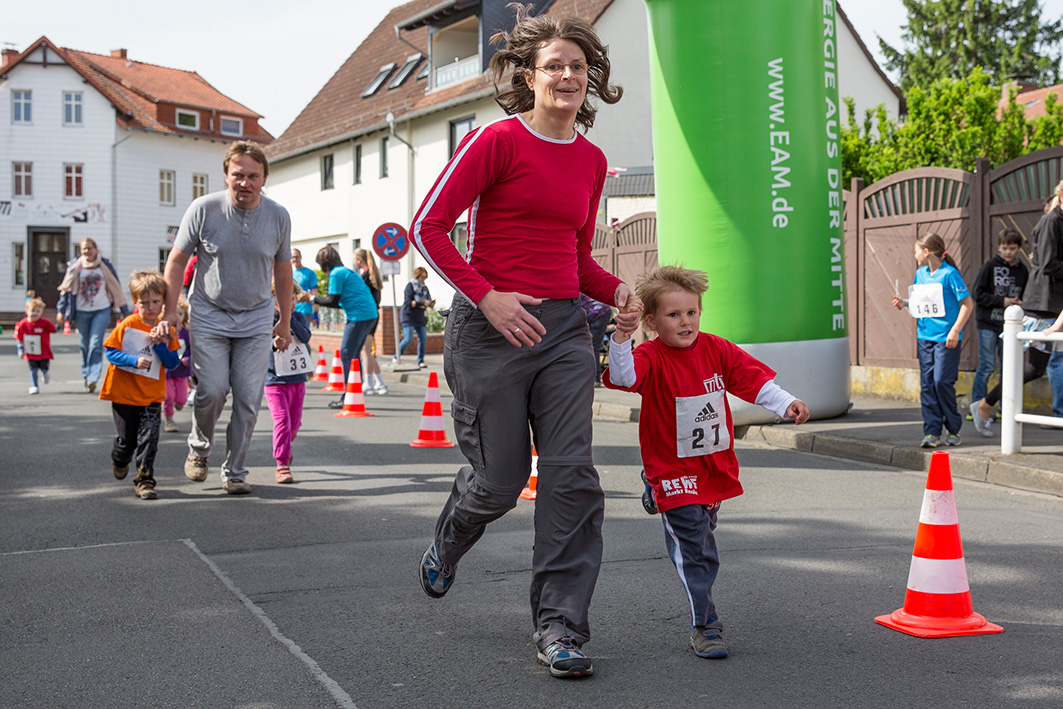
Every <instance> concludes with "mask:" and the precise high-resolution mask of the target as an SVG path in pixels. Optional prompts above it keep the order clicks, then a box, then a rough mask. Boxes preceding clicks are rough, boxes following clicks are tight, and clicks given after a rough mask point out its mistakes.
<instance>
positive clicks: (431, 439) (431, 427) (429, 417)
mask: <svg viewBox="0 0 1063 709" xmlns="http://www.w3.org/2000/svg"><path fill="white" fill-rule="evenodd" d="M410 445H411V446H413V447H414V448H453V447H454V444H453V443H451V442H450V441H448V440H447V432H446V431H445V430H444V429H443V404H442V403H440V400H439V377H438V376H437V375H436V373H435V372H430V373H429V374H428V389H427V390H426V391H425V394H424V409H422V411H421V429H420V430H419V431H418V432H417V440H415V441H411V442H410Z"/></svg>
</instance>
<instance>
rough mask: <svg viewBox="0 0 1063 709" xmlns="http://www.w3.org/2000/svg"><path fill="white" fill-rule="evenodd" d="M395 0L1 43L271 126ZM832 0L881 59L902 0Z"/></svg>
mask: <svg viewBox="0 0 1063 709" xmlns="http://www.w3.org/2000/svg"><path fill="white" fill-rule="evenodd" d="M615 1H616V2H632V1H633V0H615ZM706 1H710V0H706ZM712 1H718V0H712ZM785 1H790V0H785ZM400 4H402V2H401V0H302V1H301V2H298V3H295V2H291V0H258V2H255V3H229V2H218V0H213V1H212V2H205V1H204V0H186V1H185V2H183V3H179V4H174V5H166V4H163V5H157V4H156V5H151V6H150V10H145V9H142V7H144V6H138V5H135V4H130V3H128V2H124V1H123V2H118V1H117V0H31V1H29V2H27V1H25V0H23V2H15V1H12V2H9V3H6V6H5V8H4V14H3V19H2V20H0V43H2V45H3V46H4V47H9V48H14V49H17V50H19V51H22V50H24V49H25V48H26V47H27V46H29V44H30V43H31V42H33V41H34V40H36V39H37V38H38V37H40V36H42V35H44V36H46V37H48V39H50V40H51V41H52V42H54V43H55V44H57V45H59V46H60V47H70V48H71V49H78V50H81V51H84V52H94V53H96V54H109V53H110V51H111V50H112V49H118V48H125V49H128V50H129V58H130V59H133V60H136V61H141V62H148V63H151V64H160V65H162V66H169V67H174V68H177V69H186V70H190V71H196V72H198V73H199V74H200V76H202V77H203V78H204V79H206V80H207V81H208V82H210V83H211V84H212V85H214V87H215V88H217V89H218V90H219V91H221V92H222V93H223V94H225V95H227V96H229V97H230V98H232V99H234V100H236V101H239V102H240V103H242V104H244V105H245V106H247V107H248V108H250V109H251V110H253V111H256V112H258V113H261V114H262V115H263V116H265V118H264V119H263V120H262V125H263V126H265V128H266V129H267V130H268V131H270V132H271V133H272V134H273V135H275V136H279V135H280V134H281V133H283V132H284V129H285V128H287V127H288V125H289V124H290V123H291V122H292V121H293V120H294V119H295V117H296V116H297V115H298V114H299V112H300V111H301V110H302V109H303V108H304V107H305V106H306V104H308V103H309V102H310V100H311V99H312V98H313V97H314V96H315V95H316V94H317V92H318V91H319V90H320V89H321V87H322V86H324V85H325V82H327V81H328V80H329V78H331V77H332V75H333V74H334V73H335V72H336V70H337V69H339V67H340V65H341V64H342V63H343V62H344V61H345V60H346V59H347V57H348V56H350V54H351V52H353V51H354V50H355V48H357V46H358V45H359V44H360V43H361V41H362V40H363V39H365V37H366V36H367V35H368V34H369V32H370V31H372V29H373V28H374V27H376V25H378V24H379V23H380V21H381V20H382V19H383V18H384V16H385V15H386V14H387V13H388V11H389V10H390V9H391V8H393V7H396V6H398V5H400ZM841 4H842V8H843V9H844V10H845V12H846V14H847V15H848V16H849V19H850V21H851V22H852V23H853V25H854V26H855V27H856V30H857V32H858V33H859V34H860V36H861V38H862V39H863V40H864V43H865V44H866V45H867V47H868V49H870V50H871V52H872V53H873V54H874V55H875V56H876V58H877V59H879V61H880V62H881V56H880V54H879V51H878V40H877V39H876V36H875V35H876V33H877V34H878V35H880V36H881V37H882V38H883V39H885V40H886V41H887V42H889V43H890V44H892V45H893V46H899V44H900V35H901V26H902V25H903V24H904V23H905V20H906V14H905V11H904V5H903V3H902V2H901V0H848V2H845V1H843V2H842V3H841ZM1042 7H1043V8H1044V10H1045V17H1046V18H1051V19H1055V18H1058V17H1060V16H1063V0H1042ZM620 79H621V81H622V80H623V78H622V77H620Z"/></svg>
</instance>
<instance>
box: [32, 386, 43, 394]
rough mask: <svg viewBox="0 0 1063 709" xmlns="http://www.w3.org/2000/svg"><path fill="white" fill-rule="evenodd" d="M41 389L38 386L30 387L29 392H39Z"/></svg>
mask: <svg viewBox="0 0 1063 709" xmlns="http://www.w3.org/2000/svg"><path fill="white" fill-rule="evenodd" d="M40 393H41V390H40V388H38V387H30V394H40Z"/></svg>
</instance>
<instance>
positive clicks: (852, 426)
mask: <svg viewBox="0 0 1063 709" xmlns="http://www.w3.org/2000/svg"><path fill="white" fill-rule="evenodd" d="M425 363H426V364H427V365H428V367H427V368H426V369H420V368H418V366H417V359H416V357H412V356H409V355H406V356H404V357H403V361H402V363H401V364H400V365H399V366H397V367H395V368H394V369H392V368H391V367H390V366H385V368H384V379H385V380H386V381H389V382H403V383H423V385H427V382H428V372H432V371H435V372H438V373H439V386H440V389H441V391H442V392H444V393H449V391H448V389H447V383H446V380H445V377H444V376H443V355H441V354H436V355H427V356H426V357H425ZM382 366H383V363H382ZM639 407H640V397H639V396H637V395H635V394H630V393H628V392H623V391H614V390H612V389H605V388H604V387H602V388H598V389H595V390H594V415H595V416H596V417H598V418H604V419H611V420H619V421H631V422H637V421H638V417H639ZM814 413H815V412H813V414H814ZM962 413H964V414H966V411H964V412H962ZM960 435H961V437H962V439H963V443H962V444H961V445H959V446H953V447H947V446H945V445H942V446H941V447H939V448H938V449H937V450H939V451H940V450H945V451H948V453H949V460H950V463H951V468H952V474H953V476H955V477H959V478H967V479H970V480H979V481H982V482H988V483H994V484H997V485H1004V486H1007V487H1014V488H1020V489H1023V490H1030V491H1034V492H1044V493H1049V494H1052V495H1061V496H1063V429H1058V428H1057V429H1042V428H1040V427H1039V426H1035V425H1030V424H1024V425H1023V426H1022V453H1017V454H1015V455H1003V454H1001V452H1000V425H999V422H994V424H993V435H992V437H991V438H982V437H981V436H979V435H978V434H977V433H976V432H975V430H974V425H973V424H972V423H971V422H970V421H966V420H965V421H964V424H963V429H962V430H961V431H960ZM735 438H736V439H738V440H742V441H745V442H746V443H751V444H753V445H765V444H766V445H771V446H777V447H781V448H793V449H796V450H803V451H810V452H813V453H820V454H823V455H829V456H834V457H837V458H850V459H853V460H860V461H867V462H872V463H881V464H883V465H892V466H895V467H898V468H905V469H908V470H923V471H925V470H928V469H929V466H930V456H931V454H932V453H933V452H934V451H932V450H927V449H923V448H920V447H919V443H920V441H921V440H922V438H923V421H922V417H921V416H920V412H919V404H918V402H911V401H894V400H887V399H875V398H857V399H854V400H853V402H852V407H851V408H850V410H849V412H848V413H847V414H845V415H843V416H838V417H836V418H832V419H825V420H819V421H817V420H812V421H809V422H808V423H805V424H803V425H801V426H794V425H793V424H791V423H780V424H775V425H752V426H739V427H737V428H736V429H735Z"/></svg>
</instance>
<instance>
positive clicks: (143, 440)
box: [100, 269, 181, 500]
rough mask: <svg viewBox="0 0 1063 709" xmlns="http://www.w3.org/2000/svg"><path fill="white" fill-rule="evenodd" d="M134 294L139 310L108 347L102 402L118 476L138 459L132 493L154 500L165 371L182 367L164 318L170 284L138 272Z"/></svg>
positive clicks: (120, 325)
mask: <svg viewBox="0 0 1063 709" xmlns="http://www.w3.org/2000/svg"><path fill="white" fill-rule="evenodd" d="M129 294H130V295H131V296H133V304H134V305H135V306H136V311H135V312H134V313H133V314H132V315H130V316H129V317H127V318H125V319H124V320H122V322H120V323H118V325H117V326H116V327H115V328H114V330H112V331H111V334H110V335H108V337H107V339H106V340H104V342H103V345H104V347H105V348H106V352H107V361H108V365H107V374H106V375H104V378H103V386H102V387H100V398H101V399H103V400H105V401H110V402H111V411H112V413H113V414H114V425H115V427H116V428H117V429H118V436H117V437H116V438H115V439H114V448H113V449H112V451H111V461H112V463H113V466H112V469H113V470H114V476H115V477H116V478H118V479H119V480H121V479H123V478H124V477H125V476H126V474H127V473H128V472H129V463H130V462H131V461H133V460H134V459H135V460H136V464H137V477H136V480H135V481H134V485H133V491H134V492H135V493H136V496H137V497H139V498H140V499H142V500H154V499H155V498H156V497H157V494H156V492H155V455H156V453H157V452H158V450H159V424H160V423H161V419H162V402H163V399H165V398H166V372H165V370H166V369H173V368H174V367H176V366H177V365H178V364H180V361H181V360H180V358H179V357H178V356H177V349H178V347H179V345H178V342H177V335H176V334H175V333H174V332H173V331H172V330H171V328H170V326H169V324H168V323H165V322H164V323H160V322H159V315H160V314H161V313H162V306H163V304H164V303H165V302H166V281H165V280H164V279H163V277H162V274H160V273H159V272H158V271H156V270H154V269H153V270H150V271H136V272H134V273H133V275H132V276H130V279H129Z"/></svg>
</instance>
